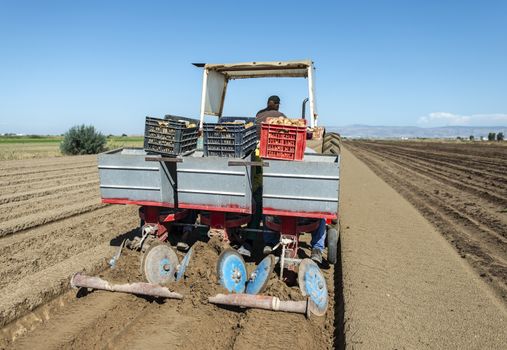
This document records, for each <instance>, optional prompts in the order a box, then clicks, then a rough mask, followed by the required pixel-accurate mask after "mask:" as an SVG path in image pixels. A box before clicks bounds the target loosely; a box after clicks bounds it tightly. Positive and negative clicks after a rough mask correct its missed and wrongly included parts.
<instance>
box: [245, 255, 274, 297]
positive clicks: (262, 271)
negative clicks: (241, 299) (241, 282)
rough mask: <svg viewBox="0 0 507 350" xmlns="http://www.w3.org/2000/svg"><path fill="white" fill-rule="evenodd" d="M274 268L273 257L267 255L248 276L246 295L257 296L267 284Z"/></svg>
mask: <svg viewBox="0 0 507 350" xmlns="http://www.w3.org/2000/svg"><path fill="white" fill-rule="evenodd" d="M274 268H275V257H274V256H273V255H268V256H266V257H265V258H264V259H262V261H261V262H260V264H259V265H258V266H257V268H256V269H255V270H254V272H252V274H251V275H250V279H249V280H248V282H247V284H246V291H245V293H246V294H259V293H261V292H262V291H263V290H264V288H266V285H267V284H268V281H269V277H270V276H271V272H273V269H274Z"/></svg>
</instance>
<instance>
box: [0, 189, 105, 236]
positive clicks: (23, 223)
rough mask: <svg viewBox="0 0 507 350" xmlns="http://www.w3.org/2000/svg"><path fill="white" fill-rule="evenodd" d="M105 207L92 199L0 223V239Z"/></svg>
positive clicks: (95, 199)
mask: <svg viewBox="0 0 507 350" xmlns="http://www.w3.org/2000/svg"><path fill="white" fill-rule="evenodd" d="M105 205H106V204H102V203H100V202H99V200H98V199H97V198H94V199H92V200H89V201H88V202H84V203H77V204H73V205H69V206H66V207H65V208H64V209H60V208H57V209H52V210H48V211H42V212H38V213H36V214H30V215H26V216H21V217H18V218H16V219H12V220H9V221H6V222H4V223H2V227H0V237H3V236H6V235H9V234H13V233H16V232H19V231H23V230H27V229H29V228H33V227H36V226H41V225H44V224H48V223H51V222H54V221H59V220H62V219H66V218H69V217H72V216H76V215H79V214H83V213H87V212H90V211H94V210H97V209H100V208H103V207H104V206H105Z"/></svg>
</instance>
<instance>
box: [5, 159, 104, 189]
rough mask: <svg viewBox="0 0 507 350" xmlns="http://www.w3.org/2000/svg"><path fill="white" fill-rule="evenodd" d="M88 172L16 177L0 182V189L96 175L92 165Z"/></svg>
mask: <svg viewBox="0 0 507 350" xmlns="http://www.w3.org/2000/svg"><path fill="white" fill-rule="evenodd" d="M89 168H90V170H89V171H85V170H79V171H76V172H69V171H67V170H63V171H62V172H61V173H58V174H54V175H51V176H43V175H42V174H40V173H36V174H34V176H31V177H23V176H16V177H14V178H12V179H9V180H8V181H2V182H0V187H7V186H14V185H20V184H25V183H36V182H41V181H49V180H59V179H68V178H73V177H83V176H89V175H96V174H97V169H96V168H95V166H94V164H92V165H90V167H89Z"/></svg>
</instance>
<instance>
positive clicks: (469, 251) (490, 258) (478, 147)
mask: <svg viewBox="0 0 507 350" xmlns="http://www.w3.org/2000/svg"><path fill="white" fill-rule="evenodd" d="M347 147H348V148H349V149H350V150H351V151H352V152H353V153H354V154H355V155H356V156H357V157H358V158H359V159H361V160H362V161H363V162H364V163H366V164H367V165H368V166H369V167H370V168H371V169H372V170H373V171H374V172H375V173H376V174H377V175H379V176H380V177H381V178H382V179H383V180H384V181H386V182H387V183H388V184H390V185H391V186H392V187H393V188H394V189H396V190H397V191H398V192H400V193H401V194H402V195H403V196H404V197H405V198H406V199H407V200H408V201H409V202H411V203H412V204H413V205H414V206H415V207H416V208H417V209H419V211H420V212H421V213H422V215H423V216H425V217H426V218H427V219H428V220H429V221H430V222H432V223H433V224H434V225H435V226H436V227H437V228H438V230H439V231H440V232H441V233H442V234H443V235H444V236H445V237H446V238H447V239H448V240H449V242H450V243H451V244H452V245H453V246H454V247H455V248H456V250H457V251H458V253H459V254H460V255H461V256H462V258H464V259H466V260H467V261H468V262H469V263H470V264H471V265H472V266H473V267H474V268H475V269H476V270H477V271H478V273H479V275H480V276H481V277H482V278H483V279H484V280H485V281H486V282H487V283H489V284H490V285H491V286H492V287H493V288H494V289H495V291H496V292H497V293H498V294H499V296H500V297H501V298H503V300H504V301H505V302H506V303H507V147H505V146H494V145H482V144H479V143H474V144H449V143H432V142H387V141H382V142H381V141H379V142H348V143H347Z"/></svg>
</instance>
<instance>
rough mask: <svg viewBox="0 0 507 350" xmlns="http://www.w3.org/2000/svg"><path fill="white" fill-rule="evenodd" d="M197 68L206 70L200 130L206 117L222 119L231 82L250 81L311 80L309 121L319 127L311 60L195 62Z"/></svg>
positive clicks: (309, 84) (309, 87)
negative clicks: (236, 80)
mask: <svg viewBox="0 0 507 350" xmlns="http://www.w3.org/2000/svg"><path fill="white" fill-rule="evenodd" d="M194 65H195V66H196V67H201V68H204V75H203V86H202V98H201V128H202V123H203V121H204V115H215V116H219V117H220V116H221V115H222V111H223V108H224V99H225V94H226V90H227V83H228V82H229V80H233V79H248V78H308V90H309V93H308V95H309V96H308V97H309V99H310V116H311V118H310V121H311V126H312V127H313V126H315V125H316V119H317V113H316V107H315V94H314V84H313V70H314V69H315V68H314V67H313V62H312V61H311V60H298V61H273V62H244V63H220V64H209V63H207V64H204V63H200V64H199V63H194Z"/></svg>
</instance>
